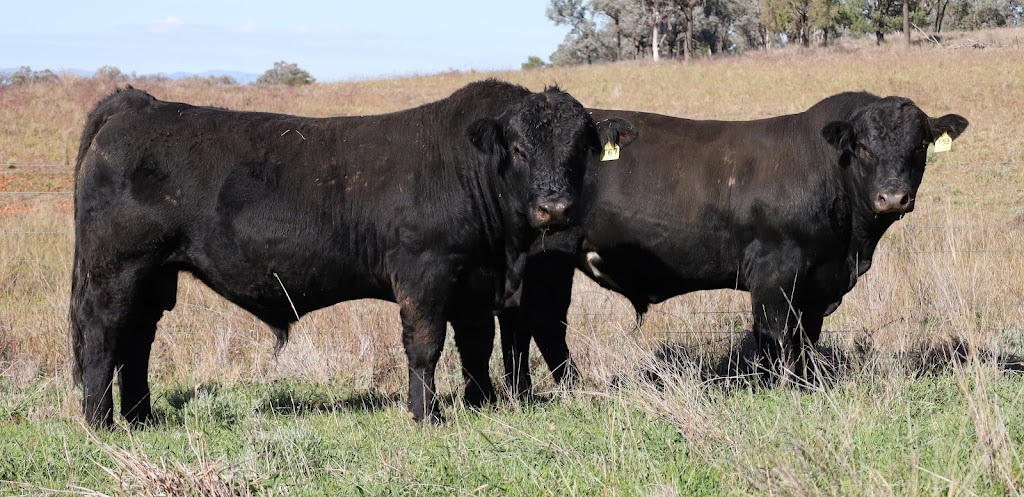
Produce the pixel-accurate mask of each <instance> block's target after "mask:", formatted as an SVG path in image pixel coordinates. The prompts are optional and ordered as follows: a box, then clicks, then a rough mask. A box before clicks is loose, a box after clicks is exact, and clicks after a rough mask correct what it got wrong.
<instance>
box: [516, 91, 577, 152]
mask: <svg viewBox="0 0 1024 497" xmlns="http://www.w3.org/2000/svg"><path fill="white" fill-rule="evenodd" d="M588 118H589V116H588V114H587V113H586V110H585V109H584V108H583V105H581V104H580V103H579V102H577V101H576V99H574V98H572V96H570V95H569V94H568V93H565V92H563V91H560V90H557V89H548V90H545V91H544V92H542V93H535V94H533V95H530V96H529V97H527V98H526V99H524V100H523V102H522V103H521V105H520V107H519V109H517V111H516V112H515V113H514V115H513V116H512V118H511V119H510V120H509V125H510V127H511V128H512V129H513V130H514V131H515V133H516V134H517V135H519V138H520V139H521V140H522V141H523V142H524V143H523V145H525V146H527V147H547V146H550V147H553V148H555V149H561V148H568V149H572V148H575V146H576V144H577V142H578V141H579V139H580V138H581V137H582V136H583V135H584V133H586V131H587V124H588Z"/></svg>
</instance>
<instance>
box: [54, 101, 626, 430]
mask: <svg viewBox="0 0 1024 497" xmlns="http://www.w3.org/2000/svg"><path fill="white" fill-rule="evenodd" d="M615 126H617V123H616V122H615V121H611V122H606V123H603V124H602V125H601V127H602V130H603V132H607V130H608V129H611V128H614V127H615ZM598 133H599V130H598V127H597V125H595V123H594V122H593V120H592V119H591V118H590V116H589V115H587V113H586V112H585V110H584V109H583V107H582V106H581V105H580V104H579V102H577V101H576V100H574V99H573V98H572V97H571V96H570V95H568V94H567V93H564V92H562V91H560V90H558V89H557V88H548V89H546V90H545V91H543V92H539V93H531V92H530V91H528V90H526V89H525V88H522V87H519V86H514V85H510V84H506V83H502V82H498V81H486V82H480V83H474V84H470V85H468V86H466V87H465V88H463V89H461V90H459V91H457V92H455V93H454V94H453V95H451V96H450V97H448V98H446V99H443V100H440V101H437V102H434V103H431V104H427V105H424V106H421V107H417V108H414V109H410V110H406V111H402V112H396V113H392V114H386V115H377V116H362V117H338V118H305V117H297V116H288V115H279V114H268V113H256V112H233V111H228V110H223V109H216V108H210V107H194V106H191V105H187V104H182V103H173V102H162V101H159V100H157V99H155V98H153V97H152V96H150V95H148V94H147V93H145V92H142V91H139V90H135V89H131V88H128V89H125V90H119V91H117V92H115V93H114V94H112V95H110V96H109V97H107V98H106V99H104V100H102V101H101V102H99V103H98V104H97V106H96V107H95V109H94V110H93V111H92V112H91V113H90V114H89V117H88V120H87V122H86V125H85V129H84V131H83V133H82V140H81V145H80V149H79V154H78V158H77V161H76V166H75V215H74V216H75V255H74V262H73V264H74V266H73V276H72V293H71V303H70V315H69V321H70V323H69V324H70V334H71V339H72V346H73V353H74V360H75V371H74V372H75V377H76V380H77V381H79V382H80V383H81V385H82V389H83V412H84V414H85V416H86V418H87V420H88V421H89V422H90V423H91V424H93V425H95V426H101V425H109V424H111V423H112V421H113V400H112V395H111V394H112V392H111V388H112V384H113V380H114V374H115V372H117V373H118V386H119V388H120V393H121V414H122V415H123V416H124V417H125V418H126V419H127V420H128V421H129V422H132V423H141V422H145V421H147V420H148V419H149V418H150V417H151V414H152V411H151V403H150V398H149V397H150V390H149V384H148V378H147V375H148V367H149V357H150V349H151V346H152V343H153V339H154V335H155V330H156V324H157V321H158V320H159V319H160V317H161V316H162V314H163V312H164V311H166V310H170V309H172V308H173V307H174V305H175V296H176V289H177V281H178V273H179V271H188V272H190V273H192V274H193V275H195V276H196V277H197V278H199V279H200V280H201V281H203V282H204V283H205V284H206V285H208V286H209V287H210V288H212V289H213V290H214V291H216V292H217V293H219V294H220V295H222V296H224V297H225V298H227V299H228V300H230V301H232V302H234V303H236V304H237V305H239V306H241V307H242V308H244V309H246V310H248V311H249V312H251V313H252V314H254V315H255V316H256V317H258V318H259V319H261V320H263V321H264V322H266V323H267V324H268V325H269V326H270V327H271V329H273V330H274V332H275V333H276V335H277V337H278V344H279V346H280V345H281V344H283V343H284V341H285V340H286V339H287V335H288V328H289V326H290V325H291V323H293V322H295V321H296V320H297V319H298V318H299V316H301V315H303V314H306V313H308V312H311V311H313V310H316V309H320V308H323V307H325V306H328V305H331V304H334V303H337V302H340V301H344V300H351V299H358V298H378V299H386V300H390V301H394V302H397V303H398V304H399V306H400V312H401V319H402V326H403V333H402V341H403V344H404V346H405V350H406V355H407V358H408V361H409V410H410V413H411V415H412V416H413V417H414V418H415V419H417V420H429V421H436V420H437V419H438V417H439V415H438V410H437V406H436V402H435V396H434V370H435V367H436V364H437V360H438V357H439V356H440V353H441V348H442V346H443V343H444V335H445V324H446V321H449V322H451V323H452V325H453V327H455V329H456V344H457V346H458V348H459V350H460V354H461V355H462V357H463V359H464V363H463V368H464V373H465V375H466V377H467V379H472V380H475V381H469V382H468V385H467V397H468V398H469V400H470V401H471V402H479V401H481V400H483V399H484V398H488V397H493V395H494V390H493V386H492V385H491V382H490V380H489V379H488V377H487V357H488V356H489V354H490V349H491V348H492V344H493V336H494V334H493V329H492V330H491V331H490V333H489V334H488V333H484V334H482V335H474V334H467V333H459V331H460V330H463V329H466V328H467V326H466V325H464V323H476V322H481V321H486V320H488V319H489V320H492V321H493V312H494V310H495V309H496V308H497V307H498V306H500V305H501V304H502V303H503V302H505V301H506V300H507V299H508V298H509V297H510V296H511V295H512V294H514V293H515V292H516V291H517V290H518V287H519V281H520V278H521V272H522V268H523V266H524V262H525V257H526V252H527V250H528V248H529V246H530V243H531V242H532V240H533V238H534V237H535V235H536V233H537V230H538V229H547V228H552V227H561V226H564V224H566V223H567V221H568V217H569V216H570V215H571V214H570V213H571V211H572V204H573V203H574V201H575V197H576V194H577V191H578V189H579V183H580V181H581V177H582V174H583V171H584V168H585V165H586V159H587V155H588V153H589V152H590V151H591V150H594V149H596V147H598V145H599V144H600V143H601V142H602V140H605V139H604V138H602V137H600V136H599V135H598ZM471 329H472V330H473V331H475V330H476V329H477V327H472V328H471Z"/></svg>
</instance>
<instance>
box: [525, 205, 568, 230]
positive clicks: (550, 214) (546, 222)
mask: <svg viewBox="0 0 1024 497" xmlns="http://www.w3.org/2000/svg"><path fill="white" fill-rule="evenodd" d="M569 206H570V204H569V202H568V201H567V200H563V199H559V200H551V199H548V200H542V201H540V202H537V203H536V204H534V205H533V209H532V212H531V213H530V225H531V226H533V227H534V228H564V227H566V226H568V225H569Z"/></svg>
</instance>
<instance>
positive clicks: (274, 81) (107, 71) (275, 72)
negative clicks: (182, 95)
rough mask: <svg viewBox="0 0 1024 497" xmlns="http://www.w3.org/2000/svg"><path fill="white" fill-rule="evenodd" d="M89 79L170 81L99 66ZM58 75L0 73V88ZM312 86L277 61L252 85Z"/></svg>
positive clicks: (303, 74)
mask: <svg viewBox="0 0 1024 497" xmlns="http://www.w3.org/2000/svg"><path fill="white" fill-rule="evenodd" d="M91 77H92V79H96V80H99V81H104V82H107V83H114V84H121V83H129V82H130V83H136V84H141V83H158V82H167V81H171V78H170V77H168V76H165V75H162V74H141V75H140V74H135V71H132V72H131V73H125V72H122V71H121V69H119V68H117V67H115V66H102V67H100V68H99V69H96V72H94V73H93V74H92V76H91ZM59 79H60V75H59V74H57V73H55V72H53V71H51V70H50V69H43V70H42V71H36V70H33V69H32V67H31V66H21V67H20V68H18V69H17V70H15V71H12V72H2V71H0V86H20V85H24V84H29V83H51V82H55V81H58V80H59ZM180 80H182V81H185V82H192V83H202V84H209V85H237V84H238V81H236V80H235V78H232V77H231V76H228V75H222V76H206V77H203V76H190V77H187V78H181V79H180ZM314 82H316V78H314V77H313V76H312V75H310V74H309V71H306V70H305V69H302V68H301V67H299V66H298V65H297V64H294V63H290V62H285V61H278V62H275V63H274V67H271V68H270V69H267V70H266V71H265V72H264V73H263V74H262V75H260V77H259V79H257V80H256V84H259V85H288V86H301V85H307V84H310V83H314Z"/></svg>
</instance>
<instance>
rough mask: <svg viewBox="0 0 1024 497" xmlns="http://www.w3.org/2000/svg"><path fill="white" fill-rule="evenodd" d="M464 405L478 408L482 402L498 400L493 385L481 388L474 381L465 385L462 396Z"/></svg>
mask: <svg viewBox="0 0 1024 497" xmlns="http://www.w3.org/2000/svg"><path fill="white" fill-rule="evenodd" d="M464 399H465V401H466V405H467V406H469V407H470V408H473V409H479V408H480V407H483V405H484V404H489V403H492V402H494V401H496V400H498V394H497V393H496V392H495V391H494V387H493V386H491V387H490V388H481V387H480V385H477V384H476V383H470V384H469V385H466V393H465V396H464Z"/></svg>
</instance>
